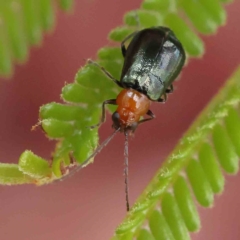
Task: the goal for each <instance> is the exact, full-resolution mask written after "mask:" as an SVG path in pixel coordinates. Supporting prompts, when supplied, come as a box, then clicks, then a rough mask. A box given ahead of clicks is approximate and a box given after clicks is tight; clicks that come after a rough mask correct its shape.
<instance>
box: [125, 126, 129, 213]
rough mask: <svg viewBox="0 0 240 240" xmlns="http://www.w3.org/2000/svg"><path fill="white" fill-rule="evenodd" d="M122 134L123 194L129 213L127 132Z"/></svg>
mask: <svg viewBox="0 0 240 240" xmlns="http://www.w3.org/2000/svg"><path fill="white" fill-rule="evenodd" d="M124 134H125V143H124V165H125V167H124V175H125V193H126V206H127V211H129V196H128V132H127V131H126V132H125V133H124Z"/></svg>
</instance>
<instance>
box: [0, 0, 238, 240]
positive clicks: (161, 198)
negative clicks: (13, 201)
mask: <svg viewBox="0 0 240 240" xmlns="http://www.w3.org/2000/svg"><path fill="white" fill-rule="evenodd" d="M31 1H33V0H30V2H31ZM10 2H13V1H10ZM14 2H17V1H14ZM19 2H21V3H22V5H19V4H18V5H17V6H18V7H16V9H17V10H18V11H19V9H21V13H23V11H26V13H24V14H22V15H23V16H24V19H25V18H27V19H28V20H27V21H26V20H25V21H26V23H25V24H22V25H19V26H18V27H17V28H18V31H13V30H12V29H16V28H15V27H13V28H12V27H9V26H8V25H10V26H12V25H14V24H15V25H16V24H20V22H21V23H22V22H23V21H22V20H21V21H20V20H19V19H18V20H16V19H15V18H17V17H19V16H21V14H12V15H11V11H12V10H8V11H10V13H9V14H6V13H7V10H6V11H4V13H3V11H2V10H0V13H2V16H5V17H6V18H7V17H9V18H10V16H14V17H15V18H12V19H15V20H14V21H13V20H11V21H6V22H8V24H2V25H0V26H1V31H0V56H1V57H2V58H3V59H5V60H6V61H5V60H4V61H3V62H2V63H0V65H1V66H0V72H1V73H6V74H7V73H9V72H11V71H12V59H18V60H19V61H20V62H21V61H22V62H23V61H25V60H26V59H27V53H28V46H29V45H30V44H35V45H37V44H39V43H40V41H41V36H42V30H49V29H51V26H52V25H53V22H54V15H53V11H52V5H51V3H52V2H51V1H47V0H46V1H43V2H44V3H45V5H44V4H43V3H42V2H41V4H42V6H41V7H39V8H37V9H38V11H39V12H38V14H36V12H35V14H34V12H33V11H34V10H33V9H34V6H35V5H33V4H26V2H25V1H24V0H21V1H19ZM71 2H72V1H66V0H65V1H64V0H62V1H61V0H59V3H60V6H62V8H64V9H65V8H69V6H70V5H71ZM224 2H227V1H223V0H222V1H220V0H213V1H208V0H199V1H194V0H191V1H187V0H179V1H176V0H170V1H165V0H145V1H144V2H143V3H142V5H141V8H140V9H137V10H136V11H131V12H128V13H127V14H126V15H125V16H124V26H121V27H117V28H115V29H113V30H112V31H111V32H110V34H109V38H110V40H112V41H115V42H121V41H122V40H123V39H124V38H125V37H126V36H127V35H128V34H130V33H132V32H133V31H136V29H138V23H137V20H136V15H137V16H138V17H139V21H140V26H141V28H147V27H151V26H159V25H164V26H168V27H170V28H171V29H172V30H173V31H174V32H175V34H176V35H177V37H178V39H180V41H181V42H182V44H183V46H184V48H185V50H186V53H187V55H188V56H189V57H200V56H202V55H203V53H204V43H203V41H202V40H201V38H200V37H199V36H198V34H197V33H201V34H214V33H216V31H217V29H218V28H219V27H220V26H222V25H224V23H225V21H226V12H225V10H224V8H223V5H222V3H224ZM24 3H25V4H24ZM7 6H8V8H7ZM9 6H12V5H8V4H6V7H5V8H4V9H9ZM19 6H21V8H19ZM40 9H42V10H41V11H40ZM43 9H45V10H43ZM35 11H36V9H35ZM40 13H41V14H40ZM44 13H48V14H47V15H44ZM46 16H48V17H46ZM22 18H23V17H21V18H20V19H22ZM40 19H41V20H40ZM2 22H4V21H2ZM15 25H14V26H15ZM9 29H10V30H11V31H10V30H9ZM21 29H24V31H25V32H24V34H23V31H22V30H21ZM6 31H8V34H5V32H6ZM25 33H27V34H25ZM15 36H18V38H17V39H18V41H16V38H15ZM19 36H20V37H19ZM7 37H8V38H9V39H10V38H11V39H12V40H11V41H9V40H8V39H7ZM14 42H15V43H14ZM16 42H19V44H21V46H20V45H18V44H16ZM4 44H5V45H4ZM3 46H4V47H3ZM19 46H20V47H19ZM13 49H15V50H14V51H13ZM13 52H14V54H13ZM0 59H1V58H0ZM97 62H98V63H99V64H100V65H101V66H103V67H105V68H106V69H107V70H108V71H109V72H110V73H111V74H112V75H113V76H114V77H115V78H116V79H119V78H120V74H121V68H122V64H123V57H122V55H121V50H120V47H117V48H116V47H104V48H102V49H100V50H99V51H98V59H97ZM1 69H3V70H1ZM239 77H240V69H239V70H238V71H237V72H236V73H235V74H234V75H233V77H232V78H231V79H230V80H229V81H228V83H227V84H226V86H224V87H223V89H222V90H221V91H220V92H219V93H218V94H217V96H216V97H215V98H214V99H213V100H212V101H211V102H210V104H209V105H208V106H207V107H206V109H205V110H204V111H203V112H202V113H201V115H200V116H199V117H198V118H197V120H196V121H195V122H194V123H193V125H192V126H191V127H190V129H189V130H188V131H187V133H186V134H185V136H184V137H183V138H182V139H181V140H180V142H179V144H178V145H177V146H176V148H175V149H174V150H173V153H172V154H171V155H170V156H169V158H167V159H166V161H165V163H164V164H163V166H162V167H161V169H159V171H158V173H157V174H156V176H155V177H154V179H153V180H152V181H151V183H150V184H149V185H148V186H147V188H146V190H145V191H144V192H143V194H142V195H141V196H140V197H139V199H138V201H137V202H136V203H135V205H134V206H133V207H132V209H131V211H130V213H129V214H128V215H127V217H126V219H125V220H124V222H123V223H122V224H121V225H120V226H119V227H118V228H117V230H116V233H115V236H114V237H113V239H115V240H116V239H118V240H119V239H133V237H136V239H138V240H140V239H176V240H178V239H183V240H187V239H190V237H189V233H188V232H189V231H197V230H198V229H199V228H200V219H199V216H198V212H197V209H196V205H195V203H194V201H193V197H192V192H193V193H194V195H195V197H196V199H197V201H198V202H199V204H200V205H202V206H204V207H209V206H212V204H213V201H214V194H216V193H220V192H222V191H223V188H224V177H223V173H222V171H221V168H222V169H224V170H225V172H227V173H229V174H236V173H237V171H238V158H239V155H240V141H239V139H240V133H237V131H236V129H238V127H239V124H240V121H239V120H240V119H239V118H240V117H239V113H238V108H239V106H238V104H239V100H240V84H239V81H238V79H239ZM117 92H119V88H118V87H117V86H116V85H115V84H114V83H113V82H112V81H110V80H109V79H108V78H107V77H106V76H105V75H104V74H103V73H102V72H101V70H99V68H97V67H96V66H95V65H85V66H84V67H82V68H81V69H80V70H79V71H78V73H77V74H76V77H75V80H74V82H73V83H71V84H68V85H65V86H64V87H63V89H62V94H61V98H62V100H63V101H64V102H65V103H64V104H62V103H55V102H53V103H49V104H46V105H44V106H42V107H41V108H40V112H39V116H40V120H39V125H40V126H41V127H42V129H43V130H44V132H45V133H46V135H47V136H48V137H49V138H51V139H56V140H57V141H58V142H57V145H56V148H55V151H54V152H53V154H52V158H51V160H48V161H47V160H45V159H42V158H41V157H39V156H36V155H35V154H34V153H32V152H31V151H29V150H27V151H25V152H23V153H22V155H21V156H20V159H19V164H18V165H17V164H16V165H15V164H1V165H0V183H1V184H4V185H15V184H24V183H34V184H37V185H41V184H46V183H50V182H52V181H54V180H56V179H61V178H62V175H63V174H64V173H66V172H65V171H66V169H67V168H68V167H70V166H72V165H73V159H75V160H76V161H77V162H78V163H79V164H80V167H81V163H83V162H84V161H85V160H86V159H88V158H89V157H91V154H92V153H93V152H94V149H96V147H97V144H98V131H97V129H94V130H90V129H89V128H87V127H88V126H91V125H93V124H95V123H97V122H98V121H99V119H100V115H101V107H100V106H101V103H102V102H103V101H104V100H106V99H112V98H115V97H116V93H117ZM109 110H110V112H113V111H114V107H109ZM190 188H191V189H190ZM191 190H192V191H191ZM159 203H160V205H159ZM157 206H158V207H157ZM159 206H161V211H159ZM146 219H147V221H146ZM143 224H144V225H143ZM146 226H148V227H146ZM146 229H147V230H146Z"/></svg>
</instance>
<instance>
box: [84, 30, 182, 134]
mask: <svg viewBox="0 0 240 240" xmlns="http://www.w3.org/2000/svg"><path fill="white" fill-rule="evenodd" d="M130 38H132V40H131V42H130V44H129V46H128V48H126V46H125V43H126V41H127V40H129V39H130ZM121 49H122V55H123V57H124V65H123V69H122V74H121V77H120V81H118V80H117V79H115V78H113V77H112V76H111V74H110V73H109V72H107V71H106V70H105V69H104V68H103V67H101V66H99V65H98V64H97V63H96V62H93V61H92V60H88V63H90V64H94V65H96V66H98V67H99V68H100V69H101V70H102V71H103V72H104V73H105V74H106V75H107V76H108V77H109V78H110V79H112V80H113V81H114V82H115V83H116V84H117V85H118V86H119V87H122V88H124V89H123V90H122V91H121V92H120V93H119V95H118V96H117V98H116V99H109V100H106V101H104V102H103V104H102V118H101V121H100V122H99V123H98V124H96V125H94V126H92V127H91V128H95V127H98V126H100V125H101V124H102V123H103V122H104V121H105V118H106V117H105V116H106V115H105V105H106V104H114V105H117V106H118V107H117V110H116V111H115V112H114V113H113V115H112V120H113V128H115V129H118V128H120V131H121V132H125V133H126V132H130V133H133V132H134V131H135V130H136V128H137V127H138V125H140V124H142V123H144V122H146V121H149V120H152V119H153V118H155V115H154V114H153V112H152V111H151V110H150V109H149V107H150V103H151V101H157V102H165V101H166V100H167V94H168V93H171V92H173V85H172V82H173V81H174V80H175V79H176V77H177V76H178V75H179V73H180V72H181V70H182V67H183V65H184V62H185V58H186V56H185V52H184V49H183V47H182V44H181V43H180V42H179V40H178V39H177V38H176V36H175V35H174V33H173V31H171V30H170V29H169V28H167V27H152V28H147V29H143V30H141V31H138V32H134V33H133V34H130V35H129V36H128V37H126V38H125V39H124V40H123V42H122V43H121ZM145 114H147V115H148V116H150V117H149V118H145V119H142V120H140V117H142V116H144V115H145Z"/></svg>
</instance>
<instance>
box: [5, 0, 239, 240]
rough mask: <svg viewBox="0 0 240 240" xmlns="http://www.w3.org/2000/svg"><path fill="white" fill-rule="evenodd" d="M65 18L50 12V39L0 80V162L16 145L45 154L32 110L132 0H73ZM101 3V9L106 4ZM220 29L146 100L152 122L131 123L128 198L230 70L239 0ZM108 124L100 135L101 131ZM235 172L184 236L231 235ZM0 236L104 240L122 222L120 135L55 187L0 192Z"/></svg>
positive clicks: (54, 95)
mask: <svg viewBox="0 0 240 240" xmlns="http://www.w3.org/2000/svg"><path fill="white" fill-rule="evenodd" d="M75 2H77V3H76V4H75V11H74V14H72V15H66V14H64V13H62V12H59V14H58V19H57V26H56V29H55V31H54V33H53V34H51V35H48V36H46V37H45V39H44V42H43V44H42V47H41V48H33V49H32V51H31V55H30V60H29V62H28V63H27V64H26V65H24V66H20V67H17V68H16V72H15V75H14V77H13V79H11V81H8V80H7V81H1V82H0V104H1V118H0V125H1V128H0V149H1V153H0V159H1V162H11V163H17V161H18V158H19V156H20V154H21V153H22V152H23V151H24V150H25V149H30V150H32V151H33V152H34V153H36V154H38V155H40V156H42V157H44V158H49V156H50V152H51V151H52V149H53V147H54V144H55V142H54V141H49V140H48V139H47V138H45V136H44V134H43V133H42V132H41V131H40V130H38V131H36V132H31V131H30V129H31V126H32V125H34V124H35V123H36V122H37V119H38V109H39V107H40V106H41V105H43V104H46V103H48V102H52V101H60V100H59V94H60V92H61V88H62V87H63V85H64V83H65V82H68V83H70V82H72V81H73V78H74V75H75V73H76V72H77V70H78V69H79V67H80V66H82V65H83V64H84V60H83V59H86V58H94V57H95V53H96V51H97V50H98V49H99V48H100V47H102V46H104V45H106V44H107V43H108V41H107V39H106V35H107V33H108V32H109V30H110V29H112V28H114V27H115V26H117V25H120V24H121V23H122V16H123V14H124V13H125V12H126V11H128V10H132V9H134V8H137V7H138V6H139V4H140V2H139V1H127V0H124V1H123V0H121V1H120V0H116V1H110V0H106V1H104V4H103V3H102V2H101V1H89V0H84V1H75ZM106 6H107V7H106ZM227 11H228V15H229V16H228V23H227V26H226V27H222V28H221V29H220V30H219V32H218V34H217V35H215V36H209V37H204V42H205V43H206V54H205V56H204V57H203V58H202V59H194V60H190V61H189V64H188V66H187V67H186V68H185V69H184V71H183V74H182V77H181V80H180V81H179V82H177V83H176V84H175V92H174V94H172V95H171V96H170V97H169V100H168V102H167V103H166V104H165V105H163V104H152V107H151V109H152V110H153V112H154V113H155V115H156V116H157V119H156V120H154V121H151V122H149V123H147V124H144V126H142V127H140V128H139V129H138V131H137V132H136V134H135V138H134V139H133V140H132V141H130V201H131V204H133V202H134V200H135V199H136V198H137V196H138V195H139V194H140V193H141V191H142V190H143V189H144V187H145V186H146V184H147V183H148V181H149V180H150V179H151V177H152V176H153V174H154V173H155V172H156V170H157V169H158V168H159V166H160V165H161V163H162V161H163V160H164V159H165V157H166V156H167V155H168V154H169V153H170V151H171V149H172V148H173V147H174V145H175V144H176V143H177V141H178V139H179V138H180V137H181V135H182V134H183V133H184V131H185V130H186V129H187V128H188V126H189V125H190V123H191V122H192V121H193V119H194V118H195V117H196V115H197V114H198V113H199V111H200V110H201V109H203V107H204V106H205V104H206V103H207V102H208V101H209V100H210V99H211V97H212V96H213V95H214V94H215V93H216V92H217V91H218V89H219V88H220V87H221V86H222V85H223V83H224V81H225V80H226V79H227V78H228V77H229V76H230V74H231V73H232V72H233V71H234V69H236V67H237V66H238V65H239V64H240V41H239V39H240V31H239V24H240V2H239V1H238V2H237V1H236V2H235V3H233V4H231V5H228V6H227ZM110 126H111V121H110V119H109V118H108V121H107V123H105V124H104V125H103V126H102V127H101V129H100V136H101V139H102V140H103V139H105V138H106V137H107V136H108V135H109V134H110V133H111V132H112V129H111V127H110ZM239 184H240V176H239V175H238V176H235V177H231V176H227V177H226V189H225V192H224V194H223V195H222V196H217V197H216V201H215V206H214V207H213V208H212V209H203V208H200V215H201V218H202V230H201V231H200V232H199V233H197V234H193V235H192V236H193V237H192V239H194V240H202V239H204V240H213V239H214V240H215V239H218V240H226V239H231V240H238V239H240V230H239V229H240V214H239V213H240V211H239V202H240V200H239V199H240V192H239V191H238V190H239ZM0 192H1V196H0V205H1V210H0V216H1V218H0V239H7V240H12V239H18V240H25V239H32V240H42V239H51V240H65V239H68V240H75V239H78V240H79V239H80V240H92V239H98V240H105V239H109V238H110V237H111V236H112V234H113V231H114V229H115V227H116V226H117V225H118V224H119V223H120V221H121V220H122V219H123V218H124V216H125V213H126V212H125V199H124V198H125V195H124V194H125V193H124V179H123V135H121V134H119V135H118V136H117V137H116V138H115V139H114V140H113V141H112V142H111V143H110V144H109V145H108V147H107V148H105V149H104V150H103V151H102V152H101V153H100V154H99V155H98V156H97V157H96V159H95V163H94V164H92V165H90V166H89V167H87V168H85V169H84V170H83V171H81V172H79V173H78V174H76V175H75V176H74V177H72V178H70V179H68V180H66V181H64V182H62V183H58V184H54V185H49V186H43V187H35V186H14V187H1V188H0Z"/></svg>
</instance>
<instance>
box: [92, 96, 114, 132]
mask: <svg viewBox="0 0 240 240" xmlns="http://www.w3.org/2000/svg"><path fill="white" fill-rule="evenodd" d="M106 104H112V105H116V104H117V103H116V99H108V100H106V101H104V102H103V103H102V117H101V121H100V122H99V123H98V124H95V125H92V126H90V127H89V128H91V129H93V128H96V127H99V126H100V125H101V124H102V123H104V122H105V120H106V110H105V105H106Z"/></svg>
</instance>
